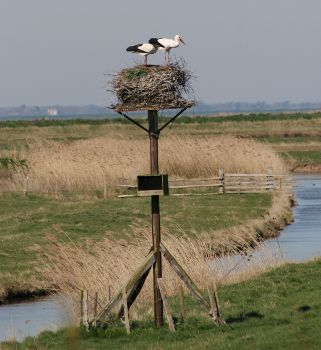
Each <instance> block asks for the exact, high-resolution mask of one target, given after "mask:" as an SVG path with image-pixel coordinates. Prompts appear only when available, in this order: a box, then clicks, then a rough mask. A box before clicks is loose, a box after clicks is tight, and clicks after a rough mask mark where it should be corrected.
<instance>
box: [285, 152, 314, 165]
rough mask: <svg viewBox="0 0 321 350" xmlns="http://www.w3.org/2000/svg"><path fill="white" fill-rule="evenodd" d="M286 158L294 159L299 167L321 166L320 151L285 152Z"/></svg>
mask: <svg viewBox="0 0 321 350" xmlns="http://www.w3.org/2000/svg"><path fill="white" fill-rule="evenodd" d="M284 156H285V157H292V158H293V159H295V160H296V161H297V163H298V164H299V165H307V164H308V165H315V164H321V150H320V151H289V152H284Z"/></svg>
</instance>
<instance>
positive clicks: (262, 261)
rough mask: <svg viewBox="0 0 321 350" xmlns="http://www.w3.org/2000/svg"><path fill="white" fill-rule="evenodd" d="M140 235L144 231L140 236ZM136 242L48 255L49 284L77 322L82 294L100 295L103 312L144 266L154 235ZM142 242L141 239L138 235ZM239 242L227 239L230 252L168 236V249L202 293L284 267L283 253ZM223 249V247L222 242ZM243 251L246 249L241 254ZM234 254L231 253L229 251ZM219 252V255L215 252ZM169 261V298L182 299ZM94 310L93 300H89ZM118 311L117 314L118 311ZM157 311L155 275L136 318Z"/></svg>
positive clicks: (56, 249) (61, 247)
mask: <svg viewBox="0 0 321 350" xmlns="http://www.w3.org/2000/svg"><path fill="white" fill-rule="evenodd" d="M137 233H138V232H137ZM139 234H140V236H139V237H140V238H137V241H136V242H133V243H130V244H129V243H128V242H127V241H112V240H109V239H105V240H103V241H101V242H98V243H97V242H95V243H94V242H87V246H86V247H78V246H76V245H75V244H74V243H73V242H71V243H70V244H62V243H54V245H53V246H52V247H51V249H50V250H49V251H48V252H47V253H46V272H47V273H45V274H44V276H46V280H47V283H48V285H51V286H56V292H58V293H62V294H63V295H65V296H66V297H67V298H68V300H69V302H71V304H72V305H73V309H74V312H75V319H76V318H77V316H78V317H79V301H80V290H82V289H86V290H88V291H89V295H90V296H91V297H92V296H94V295H95V293H96V292H98V294H99V296H100V298H99V308H102V306H103V305H104V304H106V303H107V301H108V290H109V289H110V288H111V290H112V293H115V292H116V291H117V290H118V289H119V288H120V287H121V286H123V285H124V284H125V282H126V281H127V280H128V279H129V277H130V276H131V275H132V274H133V273H134V271H135V269H137V267H138V266H139V265H140V264H141V263H142V262H143V261H144V259H145V257H146V255H147V253H148V251H149V248H150V246H151V241H150V237H149V236H150V233H149V232H142V231H140V232H139ZM137 237H138V236H137ZM237 240H238V245H237V246H236V245H235V238H234V239H233V240H229V239H228V238H226V239H225V242H224V249H222V250H221V251H220V248H221V247H222V245H220V246H215V244H213V242H212V241H211V240H209V239H207V238H201V239H198V240H193V239H191V238H189V237H187V236H185V235H183V236H173V235H171V234H170V233H169V232H166V231H165V232H163V244H164V245H165V246H166V247H167V248H168V249H169V250H170V252H171V253H172V254H173V255H174V256H175V257H176V259H177V260H178V261H179V262H180V264H181V265H182V266H183V268H184V269H185V270H186V271H187V273H188V274H189V275H190V276H191V278H192V279H193V280H194V281H195V283H196V284H197V285H198V287H199V288H200V289H203V290H204V289H206V287H207V286H208V285H209V284H210V283H214V284H215V285H216V286H220V285H222V284H224V283H231V282H236V281H240V280H244V279H247V278H250V277H252V276H255V275H256V274H258V273H262V271H266V270H268V269H271V268H273V267H275V266H277V265H279V264H280V263H281V255H280V253H279V250H278V249H277V250H275V249H269V248H266V247H264V244H263V243H262V242H259V241H257V242H256V244H259V245H260V249H258V250H256V251H254V249H253V248H252V245H253V242H252V243H251V244H249V243H248V242H247V241H246V240H245V239H244V238H243V237H242V235H239V236H238V237H237ZM221 244H222V242H221ZM241 246H242V249H241ZM227 251H228V252H229V253H226V252H227ZM214 252H215V253H214ZM163 262H164V264H163V265H164V272H163V275H164V280H165V286H166V289H167V292H168V294H169V295H171V296H172V295H177V291H178V287H179V286H180V285H181V284H182V282H181V281H180V280H179V279H178V277H177V276H176V274H175V273H174V272H173V271H172V270H171V268H170V267H169V265H168V264H167V262H166V261H165V260H164V259H163ZM89 304H90V305H91V307H90V309H91V310H92V305H93V300H92V299H91V298H90V299H89ZM115 311H116V310H115ZM151 311H152V278H151V273H150V275H149V277H148V278H147V280H146V282H145V286H144V288H143V290H142V293H141V294H140V296H139V298H138V300H137V301H136V303H135V307H133V308H132V310H131V313H132V317H134V318H141V317H144V316H145V315H146V313H147V314H150V313H151Z"/></svg>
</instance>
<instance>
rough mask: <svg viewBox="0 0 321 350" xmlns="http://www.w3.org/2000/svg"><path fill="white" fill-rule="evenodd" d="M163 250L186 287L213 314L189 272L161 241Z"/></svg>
mask: <svg viewBox="0 0 321 350" xmlns="http://www.w3.org/2000/svg"><path fill="white" fill-rule="evenodd" d="M160 249H161V252H162V254H163V256H164V258H165V259H166V260H167V261H168V263H169V264H170V266H171V268H172V269H173V270H174V271H175V272H176V273H177V275H178V276H179V277H180V279H181V280H182V281H183V282H184V283H185V285H186V287H187V288H188V289H189V290H190V292H191V294H192V296H193V297H194V298H195V299H196V300H197V301H198V302H199V304H200V305H201V306H202V307H203V308H204V309H205V310H206V312H209V313H210V314H211V311H210V310H211V306H210V304H209V303H208V302H207V300H206V299H205V298H204V297H203V295H202V293H201V292H200V290H199V289H198V288H197V286H196V285H195V283H194V282H193V281H192V279H191V278H190V277H189V276H188V274H187V272H186V271H185V270H184V269H183V268H182V267H181V266H180V264H179V263H178V262H177V261H176V259H175V258H174V257H173V255H172V254H171V253H170V252H169V251H168V249H167V248H165V246H164V245H163V244H162V243H161V245H160Z"/></svg>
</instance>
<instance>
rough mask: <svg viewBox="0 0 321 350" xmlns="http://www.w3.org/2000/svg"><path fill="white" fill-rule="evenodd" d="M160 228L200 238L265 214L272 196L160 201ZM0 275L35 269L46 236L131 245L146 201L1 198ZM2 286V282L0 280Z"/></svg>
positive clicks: (145, 216)
mask: <svg viewBox="0 0 321 350" xmlns="http://www.w3.org/2000/svg"><path fill="white" fill-rule="evenodd" d="M160 205H161V222H162V224H163V225H164V226H166V227H167V228H169V229H170V230H171V232H180V230H183V231H184V232H185V233H186V234H190V235H194V236H196V235H199V234H201V233H202V232H208V231H210V230H217V229H222V228H227V227H231V226H234V225H238V224H241V223H243V222H245V221H247V220H250V219H252V218H256V217H259V216H260V215H262V214H264V213H265V212H266V211H267V210H268V208H269V207H270V206H271V196H270V194H267V193H265V194H264V193H262V194H242V195H237V194H236V195H235V194H234V195H233V194H232V195H229V194H226V195H223V196H202V197H200V196H199V197H195V196H193V197H170V196H168V197H167V196H166V197H161V202H160ZM0 225H1V231H0V240H1V251H0V272H3V273H5V272H11V273H12V274H17V273H19V272H22V271H24V270H26V269H28V268H32V266H33V265H35V264H36V258H37V256H38V254H39V253H38V252H37V251H35V250H34V249H33V246H34V245H35V244H38V245H40V246H45V245H46V244H47V243H48V240H47V239H46V236H48V234H49V235H54V236H55V237H57V239H59V240H64V241H67V240H68V238H67V237H66V236H65V234H64V233H62V232H61V231H60V230H59V229H58V230H57V229H56V228H55V227H56V226H55V225H59V227H60V228H61V229H62V230H63V231H65V232H66V233H67V234H68V236H69V237H70V238H71V239H72V240H73V241H75V242H80V243H81V242H84V240H85V239H86V238H89V239H93V240H101V239H103V238H104V237H109V238H114V239H120V238H126V239H131V238H132V237H133V225H138V226H140V227H149V226H150V198H147V197H145V198H129V199H109V200H97V199H96V200H94V199H93V200H80V199H78V200H77V199H75V198H69V199H68V198H64V199H63V200H55V199H53V198H51V197H50V196H44V195H32V194H30V195H28V196H27V197H24V196H22V195H20V194H5V195H2V196H1V198H0ZM0 283H1V278H0Z"/></svg>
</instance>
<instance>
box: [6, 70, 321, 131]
mask: <svg viewBox="0 0 321 350" xmlns="http://www.w3.org/2000/svg"><path fill="white" fill-rule="evenodd" d="M142 75H146V72H145V70H144V69H141V68H139V69H133V70H129V73H128V78H129V79H135V78H137V77H140V76H142ZM94 118H95V117H92V118H90V117H88V118H86V117H82V118H79V119H55V120H46V119H36V120H12V121H7V120H5V121H0V128H25V127H30V126H37V127H48V126H71V125H81V124H89V125H102V124H118V123H127V121H126V120H125V119H124V118H113V119H111V118H108V117H105V118H104V117H101V116H100V117H99V119H98V118H95V119H94ZM138 118H139V119H142V120H146V118H145V117H143V118H142V117H141V116H139V117H138ZM167 118H168V117H166V116H165V117H161V118H160V122H165V121H167V120H168V119H167ZM315 119H321V112H315V113H303V112H302V113H301V112H298V113H250V114H235V115H230V116H215V115H213V116H197V115H196V116H194V117H189V116H184V115H183V116H181V117H179V118H178V119H177V120H176V121H175V124H195V123H196V124H207V123H224V122H262V121H282V120H290V121H291V120H292V121H295V120H315Z"/></svg>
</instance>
